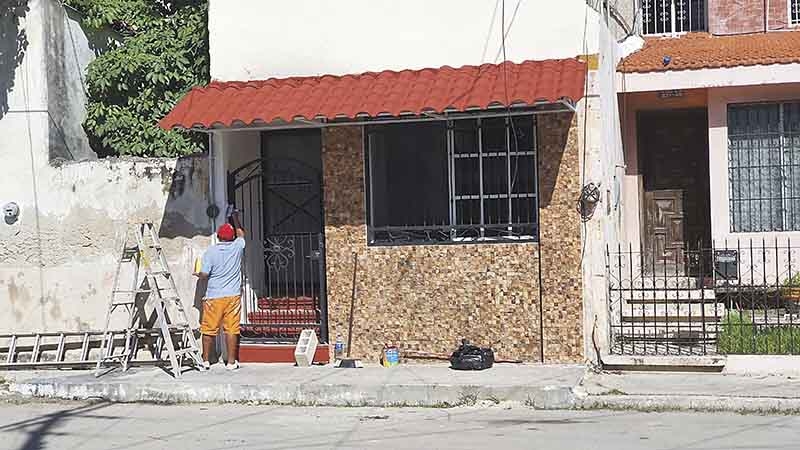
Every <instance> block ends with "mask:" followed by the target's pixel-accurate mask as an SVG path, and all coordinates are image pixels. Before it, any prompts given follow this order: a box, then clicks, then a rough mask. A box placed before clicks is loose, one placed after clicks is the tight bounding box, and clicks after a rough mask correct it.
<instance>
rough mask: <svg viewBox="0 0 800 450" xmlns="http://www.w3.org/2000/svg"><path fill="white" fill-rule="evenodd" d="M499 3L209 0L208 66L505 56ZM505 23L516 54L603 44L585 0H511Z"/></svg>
mask: <svg viewBox="0 0 800 450" xmlns="http://www.w3.org/2000/svg"><path fill="white" fill-rule="evenodd" d="M499 4H500V2H499V1H497V0H436V1H430V0H406V1H402V2H399V1H396V0H343V1H330V0H293V1H291V2H274V1H270V2H267V1H263V0H211V1H210V6H209V31H210V51H211V76H212V78H213V79H217V80H226V81H228V80H252V79H266V78H270V77H287V76H311V75H321V74H336V75H341V74H348V73H360V72H365V71H380V70H387V69H391V70H403V69H420V68H425V67H439V66H443V65H450V66H454V67H455V66H462V65H467V64H481V63H485V62H490V63H492V62H499V61H501V60H502V55H501V54H500V34H501V31H500V17H501V11H500V7H499V6H498V5H499ZM517 5H519V9H518V11H517V13H516V16H514V10H515V9H516V7H517ZM496 6H497V11H496V12H495V7H496ZM512 18H513V23H512ZM506 24H507V26H506V28H507V29H508V30H509V31H508V37H507V39H506V50H507V51H506V53H507V57H508V59H509V60H511V61H514V62H520V61H524V60H529V59H537V60H538V59H551V58H571V57H575V56H577V55H580V54H593V53H597V48H598V44H597V13H596V12H595V11H594V10H592V9H591V8H589V7H588V6H587V5H586V1H585V0H560V1H552V0H520V1H507V2H506ZM585 24H588V25H587V27H586V29H587V32H586V35H587V36H588V40H587V44H586V45H584V25H585ZM487 38H488V40H487ZM484 48H485V49H486V50H485V51H484Z"/></svg>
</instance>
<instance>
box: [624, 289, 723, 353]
mask: <svg viewBox="0 0 800 450" xmlns="http://www.w3.org/2000/svg"><path fill="white" fill-rule="evenodd" d="M630 285H631V287H629V288H627V289H616V290H615V289H612V290H611V291H610V295H611V305H612V307H611V311H610V312H611V314H612V317H611V318H610V319H611V323H612V331H613V334H614V337H615V340H614V341H615V344H616V345H617V346H618V347H620V348H618V349H616V350H617V351H619V352H622V353H624V354H628V353H631V352H633V353H636V354H662V353H665V354H697V353H701V354H705V353H706V352H709V350H710V349H711V348H715V345H716V340H717V335H718V333H719V331H720V329H721V326H720V323H721V322H722V320H723V318H724V317H725V312H726V311H725V305H724V304H723V303H721V302H719V301H718V299H717V298H716V296H715V294H714V290H713V289H704V288H701V287H698V283H697V281H696V280H694V279H692V278H687V277H680V278H677V277H676V278H656V279H655V280H653V279H647V278H645V279H640V280H638V282H634V283H630Z"/></svg>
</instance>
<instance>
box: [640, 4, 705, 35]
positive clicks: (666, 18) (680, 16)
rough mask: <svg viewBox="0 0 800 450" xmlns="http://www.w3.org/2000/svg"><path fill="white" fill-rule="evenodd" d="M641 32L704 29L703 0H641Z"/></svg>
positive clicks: (674, 31)
mask: <svg viewBox="0 0 800 450" xmlns="http://www.w3.org/2000/svg"><path fill="white" fill-rule="evenodd" d="M641 6H642V8H641V11H642V12H641V14H642V34H677V33H686V32H689V31H706V1H705V0H641Z"/></svg>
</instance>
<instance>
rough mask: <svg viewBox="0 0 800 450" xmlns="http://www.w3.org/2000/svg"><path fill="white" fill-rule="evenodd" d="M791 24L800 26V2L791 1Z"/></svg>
mask: <svg viewBox="0 0 800 450" xmlns="http://www.w3.org/2000/svg"><path fill="white" fill-rule="evenodd" d="M789 23H790V24H791V25H800V0H789Z"/></svg>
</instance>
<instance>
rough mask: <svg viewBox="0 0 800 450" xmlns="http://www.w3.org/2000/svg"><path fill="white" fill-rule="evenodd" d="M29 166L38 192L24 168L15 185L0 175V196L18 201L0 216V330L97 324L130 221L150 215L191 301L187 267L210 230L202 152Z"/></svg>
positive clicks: (204, 244)
mask: <svg viewBox="0 0 800 450" xmlns="http://www.w3.org/2000/svg"><path fill="white" fill-rule="evenodd" d="M40 150H41V157H42V158H43V159H45V158H46V154H45V153H46V151H45V149H40ZM0 157H2V158H4V159H5V158H9V157H10V155H8V154H0ZM28 172H29V171H28ZM23 175H25V174H23ZM36 175H37V177H36V188H37V192H38V195H37V197H38V200H37V198H36V197H34V196H33V195H32V194H33V193H32V189H31V183H30V182H28V183H24V182H23V183H19V182H20V181H23V180H24V179H25V177H24V176H23V177H20V178H19V179H17V180H16V183H14V184H18V185H19V186H18V189H14V190H15V191H16V193H15V194H10V193H9V192H10V191H11V190H12V189H11V186H9V184H11V183H13V182H11V181H10V180H6V181H0V192H2V195H3V198H4V200H13V201H16V202H17V203H18V204H19V206H20V209H21V211H22V213H21V215H20V218H19V220H18V221H17V222H15V223H13V224H7V223H0V308H2V309H3V310H4V311H6V314H2V315H0V332H5V331H36V330H43V331H53V330H85V329H97V328H102V319H103V317H104V312H105V306H106V303H107V302H108V299H109V295H110V293H111V289H112V284H113V277H114V270H115V268H116V260H117V258H118V253H119V249H120V246H121V245H122V242H123V239H124V233H125V228H126V224H127V223H131V222H134V223H135V222H139V221H153V222H154V223H155V224H156V226H157V229H158V230H159V236H160V238H161V241H162V245H163V246H164V249H165V253H166V255H167V259H168V262H169V264H170V267H171V269H172V271H173V273H174V274H175V277H176V280H177V283H178V286H179V289H180V291H181V294H182V297H183V298H184V301H185V302H187V305H188V306H191V305H193V304H195V282H194V279H193V277H192V276H191V269H192V265H193V261H194V258H195V257H199V256H201V255H202V252H203V250H204V249H205V248H206V247H207V245H208V243H209V242H208V237H207V236H208V235H209V233H210V226H209V220H208V218H207V217H205V213H204V210H205V206H206V205H207V203H208V181H207V180H208V178H207V177H208V163H207V159H206V158H205V157H193V158H185V159H180V160H175V159H164V160H104V161H93V162H84V163H75V164H69V165H65V166H62V167H57V168H56V167H49V166H44V167H41V168H39V170H37V171H36ZM26 185H27V186H26ZM26 187H27V188H28V189H27V190H26V189H24V188H26ZM199 295H202V294H199ZM194 314H195V319H196V315H197V312H196V311H195V312H194Z"/></svg>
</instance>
